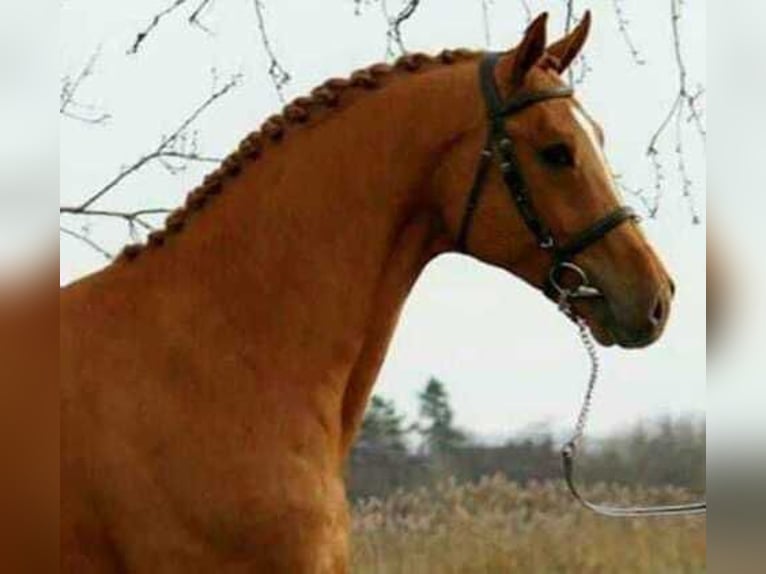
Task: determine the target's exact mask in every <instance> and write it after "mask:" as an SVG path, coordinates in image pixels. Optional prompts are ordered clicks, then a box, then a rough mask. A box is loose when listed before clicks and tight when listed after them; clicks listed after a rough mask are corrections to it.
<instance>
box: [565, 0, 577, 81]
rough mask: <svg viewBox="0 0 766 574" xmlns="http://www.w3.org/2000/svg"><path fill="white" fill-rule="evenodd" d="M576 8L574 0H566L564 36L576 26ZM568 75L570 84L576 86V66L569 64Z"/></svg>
mask: <svg viewBox="0 0 766 574" xmlns="http://www.w3.org/2000/svg"><path fill="white" fill-rule="evenodd" d="M574 9H575V7H574V0H566V17H565V18H564V36H568V35H569V32H571V31H572V28H574V25H575V15H574ZM567 76H568V79H569V85H570V86H574V85H575V76H574V68H573V67H572V66H569V69H568V70H567Z"/></svg>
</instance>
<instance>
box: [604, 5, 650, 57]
mask: <svg viewBox="0 0 766 574" xmlns="http://www.w3.org/2000/svg"><path fill="white" fill-rule="evenodd" d="M623 2H624V0H612V6H613V8H614V14H615V16H616V17H617V28H618V29H619V30H620V35H621V36H622V39H623V41H624V42H625V46H627V48H628V52H629V53H630V57H631V58H632V59H633V62H634V63H635V64H637V65H639V66H643V65H644V64H646V60H645V59H644V58H643V56H641V52H639V50H638V48H637V47H636V44H635V42H634V41H633V36H632V35H631V33H630V20H629V19H628V17H627V16H626V14H625V7H624V5H623Z"/></svg>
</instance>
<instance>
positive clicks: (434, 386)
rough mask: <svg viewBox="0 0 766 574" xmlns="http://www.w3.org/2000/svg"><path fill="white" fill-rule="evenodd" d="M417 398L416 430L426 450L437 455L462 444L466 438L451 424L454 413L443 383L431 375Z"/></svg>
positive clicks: (448, 451) (446, 452) (453, 449)
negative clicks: (418, 406)
mask: <svg viewBox="0 0 766 574" xmlns="http://www.w3.org/2000/svg"><path fill="white" fill-rule="evenodd" d="M418 398H419V400H420V419H421V422H420V424H419V425H418V431H419V433H420V435H421V437H422V438H423V447H424V448H425V450H426V452H427V453H429V454H431V455H436V456H439V455H444V454H448V453H450V452H453V451H455V450H456V449H458V448H460V447H461V446H464V445H465V443H466V440H467V438H466V435H465V434H464V433H463V432H462V431H460V430H459V429H457V428H455V427H454V425H453V419H454V413H453V411H452V406H451V405H450V403H449V394H448V393H447V389H446V387H445V386H444V383H442V382H441V381H440V380H438V379H436V378H433V377H432V378H431V379H430V380H429V381H428V383H427V384H426V387H425V389H424V390H423V392H421V393H420V394H419V395H418Z"/></svg>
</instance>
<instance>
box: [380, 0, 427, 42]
mask: <svg viewBox="0 0 766 574" xmlns="http://www.w3.org/2000/svg"><path fill="white" fill-rule="evenodd" d="M383 3H384V5H385V1H384V2H383ZM419 6H420V0H407V2H406V4H405V5H404V7H403V8H402V9H401V10H400V11H399V12H398V13H397V14H396V15H395V16H387V19H388V31H387V32H386V35H387V36H388V38H389V40H390V42H389V53H390V52H391V50H390V46H391V44H395V45H396V46H397V47H398V49H399V53H400V54H406V53H407V48H406V47H405V45H404V37H403V36H402V26H403V25H404V24H405V23H406V22H407V21H408V20H409V19H410V18H412V17H413V16H414V14H415V12H416V11H417V9H418V7H419ZM387 13H388V10H387V9H386V14H387Z"/></svg>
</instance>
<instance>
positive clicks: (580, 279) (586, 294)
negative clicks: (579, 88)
mask: <svg viewBox="0 0 766 574" xmlns="http://www.w3.org/2000/svg"><path fill="white" fill-rule="evenodd" d="M500 56H501V54H499V53H488V54H487V55H485V56H484V58H483V59H482V60H481V62H480V64H479V82H480V86H481V92H482V95H483V96H484V102H485V104H486V107H487V117H488V120H489V129H488V133H487V141H486V143H485V145H484V147H483V149H482V151H481V155H480V159H479V166H478V168H477V170H476V175H475V176H474V180H473V185H472V186H471V190H470V192H469V194H468V200H467V203H466V208H465V212H464V214H463V220H462V222H461V225H460V230H459V233H458V238H457V249H458V250H459V251H462V252H467V247H468V245H467V243H468V235H469V233H470V230H471V223H472V222H473V218H474V215H475V212H476V209H477V207H478V205H479V200H480V199H481V194H482V191H483V189H484V184H485V183H486V180H487V177H488V176H489V170H490V167H491V166H492V162H493V159H494V158H495V156H497V157H498V159H499V165H500V171H501V173H502V177H503V181H504V182H505V186H506V189H507V190H508V193H509V194H510V196H511V199H512V200H513V203H514V204H515V205H516V208H517V209H518V211H519V213H520V214H521V217H522V219H523V220H524V223H525V225H526V227H527V228H528V229H529V230H530V231H531V232H532V234H533V235H534V236H535V239H536V241H537V245H538V246H539V247H540V249H542V250H543V251H545V252H548V253H550V254H551V258H552V263H551V267H550V270H549V272H548V275H547V278H546V279H545V283H544V284H543V292H544V293H545V294H546V295H547V296H548V297H549V298H551V299H552V300H554V301H555V302H556V303H557V304H558V307H559V309H560V310H561V311H562V312H563V313H564V314H565V315H567V317H569V318H570V319H572V320H573V321H575V323H576V324H577V326H578V328H579V334H580V338H581V340H582V342H583V345H584V346H585V349H586V350H587V352H588V356H589V358H590V361H591V373H590V377H589V380H588V386H587V391H586V393H585V399H584V401H583V405H582V407H581V409H580V413H579V416H578V418H577V424H576V426H575V431H574V434H573V435H572V438H571V439H570V440H569V441H567V443H566V444H565V445H564V447H563V448H562V450H561V456H562V461H563V467H564V478H565V481H566V484H567V486H568V488H569V490H570V492H571V494H572V496H574V498H575V499H576V500H577V501H578V502H579V503H581V504H582V505H583V506H584V507H585V508H587V509H589V510H592V511H593V512H596V513H597V514H601V515H603V516H611V517H640V516H679V515H690V514H703V513H705V512H706V511H707V503H706V502H704V501H703V502H696V503H691V504H680V505H671V506H644V507H615V506H609V505H604V504H595V503H592V502H589V501H588V500H586V499H585V498H584V497H583V496H582V495H581V494H580V492H579V491H578V489H577V487H576V486H575V482H574V460H575V456H576V453H577V446H578V444H579V443H580V441H581V440H582V438H583V434H584V432H585V425H586V423H587V418H588V414H589V412H590V407H591V402H592V399H593V393H594V390H595V386H596V382H597V380H598V373H599V361H598V354H597V352H596V346H595V343H594V342H593V340H592V338H591V336H590V332H589V330H588V327H587V325H586V323H585V321H584V320H583V319H582V318H581V317H579V316H577V315H576V313H575V311H574V309H573V308H572V305H571V301H572V300H575V299H586V298H599V297H602V293H601V291H599V289H598V288H596V287H594V286H593V285H592V284H591V282H590V279H589V277H588V274H587V273H586V272H585V270H584V269H583V268H582V267H580V266H579V265H578V264H577V263H575V262H574V257H575V256H576V255H577V254H578V253H581V252H582V251H584V250H585V249H587V248H588V247H590V246H591V245H593V244H594V243H596V242H598V241H600V240H601V239H603V238H604V237H605V236H606V235H607V234H608V233H609V232H611V231H612V230H614V229H616V228H617V227H619V226H620V225H622V224H623V223H625V222H628V221H637V220H638V219H639V218H638V216H637V215H636V213H635V211H633V209H631V208H630V207H627V206H620V207H617V208H616V209H614V210H613V211H612V212H610V213H608V214H607V215H605V216H604V217H602V218H601V219H599V220H597V221H596V222H595V223H593V224H592V225H591V226H590V227H587V228H586V229H584V230H582V231H581V232H579V233H576V234H575V235H574V236H573V237H571V238H570V239H568V240H567V241H566V242H564V243H559V242H558V241H557V240H556V238H555V236H554V235H553V233H552V232H551V230H550V228H549V227H548V226H547V225H546V224H545V222H544V221H543V220H542V219H541V218H540V216H539V214H538V212H537V211H536V209H535V207H534V204H533V202H532V199H531V197H530V194H529V190H528V188H527V186H526V183H525V181H524V177H523V174H522V173H521V169H520V167H519V161H518V157H517V155H516V152H515V149H514V145H513V140H512V139H511V137H510V135H509V134H508V131H507V130H506V128H505V118H507V117H509V116H512V115H514V114H517V113H519V112H520V111H522V110H524V109H526V108H528V107H530V106H533V105H535V104H538V103H541V102H545V101H548V100H553V99H560V98H569V97H571V96H572V95H573V94H574V91H573V90H572V88H570V87H568V86H562V87H556V88H550V89H547V90H535V91H520V92H518V93H516V94H514V95H513V96H512V97H511V98H510V99H509V100H506V101H503V100H502V98H501V96H500V93H499V91H498V89H497V84H496V83H495V76H494V74H495V66H496V65H497V62H498V60H499V59H500ZM566 273H569V274H571V275H573V277H574V279H575V280H576V285H575V286H573V287H570V286H565V285H564V282H563V276H564V274H566Z"/></svg>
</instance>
